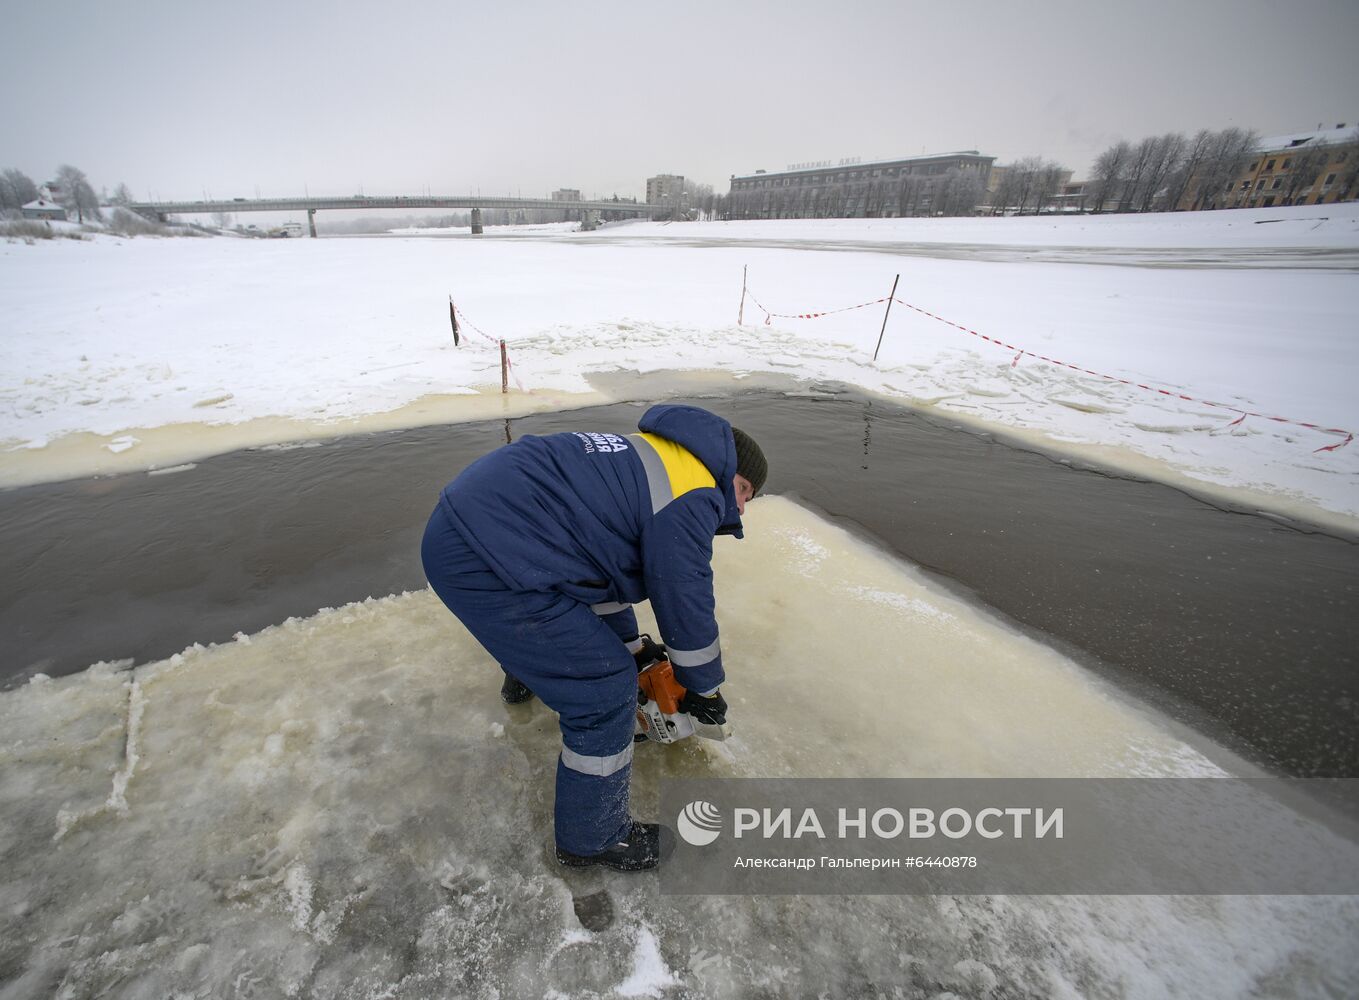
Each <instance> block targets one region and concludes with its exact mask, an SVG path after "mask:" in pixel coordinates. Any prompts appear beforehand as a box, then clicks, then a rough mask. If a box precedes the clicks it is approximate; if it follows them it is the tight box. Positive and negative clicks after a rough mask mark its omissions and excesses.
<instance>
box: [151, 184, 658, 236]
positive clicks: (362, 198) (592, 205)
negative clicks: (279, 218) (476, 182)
mask: <svg viewBox="0 0 1359 1000" xmlns="http://www.w3.org/2000/svg"><path fill="white" fill-rule="evenodd" d="M128 207H129V208H131V209H132V210H133V211H134V212H137V213H138V214H140V215H143V216H145V217H146V218H148V219H153V220H156V221H159V222H164V221H165V220H166V219H167V218H168V217H169V216H171V215H191V214H205V215H210V214H213V213H219V212H232V213H235V212H303V211H305V212H306V213H307V225H308V227H309V229H310V231H311V235H312V236H315V235H316V213H317V212H320V211H338V210H344V211H352V210H354V209H360V208H400V209H421V208H467V209H471V211H472V232H473V234H477V233H480V232H481V228H482V227H481V212H482V209H488V208H505V209H516V208H518V209H524V208H548V209H558V210H563V211H567V212H578V213H579V214H580V218H581V222H582V226H583V228H585V229H593V228H594V227H595V223H596V222H598V220H599V219H600V218H601V217H602V216H603V214H604V213H605V212H614V213H617V214H619V215H635V216H660V215H669V214H670V213H671V212H672V211H673V208H672V207H671V206H669V205H644V204H639V203H637V202H635V201H554V200H553V199H551V198H484V197H482V196H481V195H437V196H431V195H413V196H406V195H393V196H382V197H368V196H366V195H359V194H356V195H354V196H353V197H350V198H311V197H305V198H230V199H226V200H222V199H215V200H207V199H204V200H202V201H141V202H134V203H133V204H131V205H129V206H128Z"/></svg>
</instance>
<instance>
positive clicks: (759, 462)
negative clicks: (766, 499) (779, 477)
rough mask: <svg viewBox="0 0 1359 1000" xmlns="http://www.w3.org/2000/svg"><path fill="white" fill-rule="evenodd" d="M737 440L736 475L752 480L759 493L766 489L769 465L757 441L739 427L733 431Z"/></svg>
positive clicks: (751, 483) (732, 433) (732, 434)
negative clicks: (765, 482)
mask: <svg viewBox="0 0 1359 1000" xmlns="http://www.w3.org/2000/svg"><path fill="white" fill-rule="evenodd" d="M731 436H732V437H733V438H735V439H736V474H737V475H739V476H744V477H745V478H746V479H749V480H750V485H751V486H753V487H754V488H755V492H756V493H759V492H760V490H762V489H764V481H765V479H766V478H768V476H769V463H768V462H767V461H765V457H764V452H763V451H761V450H760V446H759V445H758V444H756V443H755V439H754V438H753V437H751V436H750V435H749V434H747V433H746V432H745V431H743V430H741V429H740V428H739V427H733V428H732V429H731Z"/></svg>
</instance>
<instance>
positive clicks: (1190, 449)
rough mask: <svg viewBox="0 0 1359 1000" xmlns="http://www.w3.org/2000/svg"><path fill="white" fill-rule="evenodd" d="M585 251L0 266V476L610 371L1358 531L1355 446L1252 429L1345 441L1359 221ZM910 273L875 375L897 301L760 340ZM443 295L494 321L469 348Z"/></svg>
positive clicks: (283, 251)
mask: <svg viewBox="0 0 1359 1000" xmlns="http://www.w3.org/2000/svg"><path fill="white" fill-rule="evenodd" d="M570 228H571V227H570V226H557V227H525V231H518V232H516V231H515V230H513V229H511V230H500V231H498V230H494V229H493V230H491V231H490V232H489V233H488V235H487V237H485V238H482V239H472V238H470V237H467V238H460V237H459V235H458V234H456V233H455V234H445V235H444V236H442V237H441V236H440V235H439V234H437V233H433V234H428V233H427V234H423V235H419V236H416V235H412V236H393V237H383V238H360V239H328V240H270V241H241V240H211V239H203V240H182V239H176V240H169V239H164V240H162V239H147V238H139V239H135V240H121V239H115V238H111V237H106V236H101V237H97V238H95V239H92V240H90V241H88V242H74V241H68V240H54V241H50V242H43V243H38V244H36V245H31V246H29V245H23V244H19V243H11V244H4V245H0V317H3V328H0V448H3V451H0V482H2V483H8V484H14V483H20V482H33V481H37V480H40V479H45V478H53V477H58V476H64V475H71V474H80V473H88V472H91V471H116V470H120V469H131V468H149V467H152V466H155V465H163V464H167V463H170V462H177V461H183V460H185V459H186V458H189V457H192V455H193V453H194V452H195V451H197V452H199V453H206V452H212V451H220V450H224V449H227V448H231V447H235V446H238V445H240V444H243V443H250V444H260V443H265V442H267V441H269V440H284V439H293V438H297V437H306V436H315V435H318V434H333V433H339V432H343V431H348V430H356V429H364V428H367V427H373V426H392V425H400V424H412V423H427V422H434V421H440V420H456V419H467V418H469V417H472V416H485V415H492V414H494V415H498V414H500V413H502V412H514V408H516V407H521V408H546V407H559V406H564V405H572V404H579V403H584V402H589V401H595V400H597V399H599V398H601V394H600V393H598V392H595V391H593V390H592V386H591V382H590V376H591V375H592V373H597V372H605V371H609V370H613V369H633V370H640V371H646V372H656V371H663V370H680V369H684V370H689V371H699V372H711V373H714V374H713V379H714V381H716V382H717V383H718V384H719V385H728V386H732V385H739V384H740V379H741V377H742V376H743V375H744V374H745V373H750V372H779V373H783V374H785V375H791V376H796V377H801V378H816V379H837V380H841V381H845V382H849V383H853V384H856V385H859V386H862V387H864V388H866V389H869V390H872V391H878V392H882V393H886V394H889V395H892V396H895V397H898V398H900V399H901V400H903V401H909V402H914V403H916V404H918V405H922V406H930V407H933V408H935V409H937V410H939V411H944V412H948V413H950V414H954V415H956V416H958V417H959V418H961V419H968V420H977V421H981V422H984V423H988V424H991V425H995V426H998V427H1003V428H1008V429H1010V430H1012V431H1015V432H1016V433H1021V434H1035V435H1041V436H1043V437H1044V438H1046V439H1047V441H1048V442H1049V443H1056V444H1059V445H1061V446H1063V447H1067V448H1071V449H1073V450H1085V451H1087V452H1090V453H1093V454H1094V455H1095V456H1096V457H1098V458H1101V459H1103V460H1105V461H1109V462H1113V463H1115V464H1124V465H1131V466H1134V467H1137V468H1139V469H1143V470H1148V471H1151V472H1152V473H1153V474H1156V475H1161V476H1165V477H1167V478H1171V479H1177V478H1178V479H1181V480H1183V479H1185V478H1189V479H1192V480H1194V481H1197V482H1198V483H1199V484H1201V485H1210V484H1211V485H1214V486H1217V487H1223V488H1242V489H1245V490H1247V491H1253V492H1256V493H1261V494H1268V495H1269V499H1267V500H1263V501H1260V502H1261V503H1262V504H1269V505H1272V506H1274V507H1276V508H1279V509H1284V510H1289V509H1292V510H1303V511H1306V510H1307V509H1308V508H1311V509H1312V512H1313V513H1316V512H1317V511H1319V510H1324V511H1329V512H1332V513H1334V514H1338V515H1342V516H1345V517H1353V516H1354V515H1356V514H1359V489H1356V485H1357V484H1359V445H1348V446H1345V447H1341V448H1339V449H1336V450H1333V451H1318V450H1317V449H1318V448H1323V447H1326V446H1328V445H1335V444H1339V443H1340V442H1342V441H1344V440H1345V436H1344V434H1328V433H1324V432H1323V431H1318V430H1313V429H1309V428H1307V427H1304V426H1300V425H1299V424H1295V423H1283V422H1276V421H1273V420H1268V419H1264V418H1262V417H1258V416H1247V417H1246V418H1245V419H1244V420H1238V417H1240V413H1241V411H1248V412H1250V413H1259V414H1264V415H1266V416H1279V417H1285V418H1289V419H1290V420H1296V421H1300V422H1303V423H1311V424H1317V425H1320V427H1322V428H1326V429H1330V428H1335V429H1339V430H1342V431H1345V432H1349V431H1353V430H1355V429H1356V428H1357V427H1359V397H1356V395H1355V393H1354V392H1353V391H1352V386H1353V382H1354V375H1355V373H1356V372H1359V336H1357V333H1356V331H1357V329H1359V328H1357V327H1356V322H1355V320H1356V317H1359V281H1357V280H1356V268H1359V206H1356V205H1341V206H1335V205H1328V206H1324V208H1317V207H1314V206H1309V207H1306V208H1295V209H1274V210H1264V209H1262V210H1251V211H1239V212H1216V213H1213V212H1208V213H1192V214H1179V215H1172V216H1121V217H1099V218H1089V217H1076V218H1037V219H1035V218H1023V219H959V220H952V219H937V220H910V219H901V220H843V221H836V220H832V221H826V222H819V221H787V222H769V223H753V222H739V223H719V222H713V223H688V224H682V223H674V224H663V223H646V222H640V223H631V224H626V223H625V224H612V225H609V226H606V227H604V228H603V229H601V230H599V231H598V232H596V233H593V234H574V233H571V232H569V230H570ZM507 237H508V238H507ZM1026 248H1027V249H1026ZM827 250H838V251H839V252H825V251H827ZM812 251H818V252H812ZM1086 261H1094V262H1095V263H1087V262H1086ZM743 268H745V269H746V273H747V276H748V283H749V291H750V293H752V295H753V298H752V297H749V296H748V297H747V298H746V300H745V305H744V315H743V320H744V322H743V323H742V324H740V325H738V322H737V320H738V309H739V308H740V305H741V283H742V271H743ZM898 273H900V275H901V281H900V285H899V287H898V291H897V298H898V299H899V300H900V302H901V303H903V304H899V305H895V306H894V307H893V310H892V315H891V318H890V320H889V322H888V325H887V330H886V334H885V336H884V339H883V345H882V350H881V354H880V356H879V359H878V361H877V362H876V363H874V362H873V361H872V354H873V350H874V347H875V344H876V342H877V339H878V334H879V330H880V328H881V325H882V316H883V313H882V311H883V308H884V306H883V304H881V303H878V304H874V305H871V306H867V307H865V308H862V309H854V310H850V311H846V312H836V313H833V314H831V315H828V316H823V317H819V318H815V319H797V318H781V317H775V318H774V319H773V320H772V321H771V322H770V323H769V324H766V322H765V313H764V312H763V310H764V309H768V310H770V311H772V312H774V313H778V314H789V315H793V316H795V315H797V314H804V313H812V312H826V311H830V310H836V309H840V308H842V307H846V306H853V305H856V304H859V303H864V302H871V301H873V300H877V299H881V298H884V297H885V296H887V294H888V291H889V290H890V288H891V287H892V282H893V277H894V275H896V274H898ZM450 294H451V295H453V296H454V298H455V300H456V302H457V304H458V306H459V308H460V309H461V310H462V311H463V313H464V315H465V317H466V318H467V319H468V320H469V321H470V322H471V323H472V324H475V327H476V329H475V330H469V329H466V328H464V333H465V334H466V339H465V340H464V343H463V346H462V347H460V348H455V347H454V346H453V342H452V337H451V332H450V329H449V322H448V296H449V295H450ZM910 307H914V308H910ZM926 313H931V314H933V315H934V316H938V317H942V318H943V319H946V320H949V321H951V322H952V323H954V324H957V326H951V325H948V324H946V323H944V322H940V321H939V320H937V319H934V318H931V317H930V316H928V315H926ZM959 327H962V328H966V329H965V330H964V329H959ZM966 330H971V331H975V332H976V333H978V334H984V335H986V336H988V337H992V338H994V339H996V340H999V341H1002V342H1004V343H1006V344H1010V345H1013V346H1014V347H1017V348H1023V349H1025V350H1028V351H1030V352H1032V353H1031V354H1027V355H1017V353H1016V351H1014V350H1010V349H1008V348H1005V347H1001V346H998V345H996V344H994V343H992V342H990V341H987V340H983V339H981V337H979V336H975V335H973V334H972V333H969V332H966ZM478 331H479V332H478ZM482 334H484V335H485V336H484V337H483V336H482ZM499 338H504V339H505V340H506V341H507V342H508V349H509V355H510V359H511V362H512V364H513V366H514V378H513V379H512V381H511V388H512V390H513V391H512V393H511V398H510V399H508V400H502V399H501V398H500V396H499V388H500V373H499V367H498V357H497V351H496V348H495V346H494V343H493V341H494V340H495V339H499ZM1035 355H1043V356H1046V357H1048V358H1051V359H1053V360H1054V361H1061V362H1067V363H1070V364H1072V365H1074V366H1076V368H1075V369H1073V368H1068V367H1063V366H1060V365H1057V364H1053V363H1049V362H1048V361H1044V360H1040V359H1039V358H1037V357H1035ZM1076 369H1081V370H1076ZM1085 369H1088V370H1091V371H1095V372H1100V373H1104V374H1108V375H1112V376H1116V377H1118V378H1122V379H1127V380H1129V381H1130V382H1135V383H1141V384H1143V385H1146V386H1150V387H1152V388H1153V389H1165V390H1167V391H1169V392H1172V393H1174V394H1175V395H1171V396H1167V395H1162V394H1160V393H1158V392H1154V391H1148V390H1146V389H1140V388H1137V387H1135V386H1133V385H1126V384H1123V383H1120V382H1116V381H1111V380H1108V379H1105V378H1101V377H1099V376H1097V375H1091V374H1086V372H1085V371H1084V370H1085ZM520 387H522V390H523V391H522V392H521V391H520ZM1181 395H1183V396H1190V397H1193V400H1187V399H1182V398H1180V396H1181ZM1200 401H1207V402H1214V403H1221V404H1225V405H1224V406H1218V407H1215V406H1209V405H1206V404H1205V402H1200ZM1237 408H1239V409H1237Z"/></svg>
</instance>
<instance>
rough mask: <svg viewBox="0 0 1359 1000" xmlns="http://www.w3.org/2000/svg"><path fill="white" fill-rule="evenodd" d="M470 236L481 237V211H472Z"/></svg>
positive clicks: (477, 209) (475, 209) (476, 209)
mask: <svg viewBox="0 0 1359 1000" xmlns="http://www.w3.org/2000/svg"><path fill="white" fill-rule="evenodd" d="M472 235H473V236H480V235H481V209H479V208H474V209H472Z"/></svg>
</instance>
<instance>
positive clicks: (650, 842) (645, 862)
mask: <svg viewBox="0 0 1359 1000" xmlns="http://www.w3.org/2000/svg"><path fill="white" fill-rule="evenodd" d="M672 837H673V835H672V834H671V832H670V830H669V829H668V828H667V827H663V826H661V825H660V824H659V823H638V822H637V821H636V820H633V821H632V828H631V829H630V830H629V831H628V835H627V838H626V839H625V840H622V841H619V842H618V843H617V844H614V845H613V846H612V847H610V848H609V849H608V850H605V851H601V852H600V853H598V854H572V853H570V852H569V851H563V850H562V849H561V848H560V847H558V848H557V862H558V863H559V864H563V865H566V866H567V867H568V868H589V867H591V866H592V865H602V866H604V867H605V868H612V869H613V870H614V871H620V872H644V871H648V870H650V869H652V868H655V867H656V866H657V865H658V864H660V863H661V858H662V857H664V856H665V855H667V854H669V853H670V850H671V848H673V846H674V842H673V839H672Z"/></svg>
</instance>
